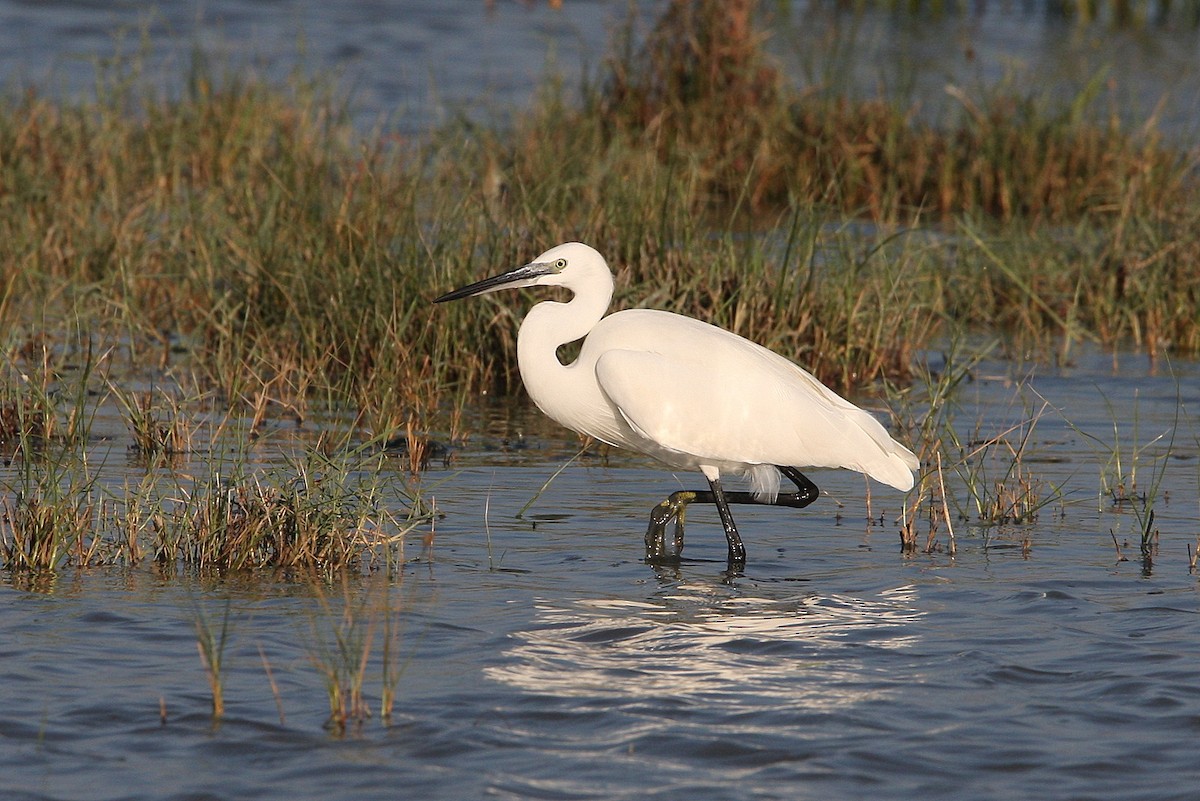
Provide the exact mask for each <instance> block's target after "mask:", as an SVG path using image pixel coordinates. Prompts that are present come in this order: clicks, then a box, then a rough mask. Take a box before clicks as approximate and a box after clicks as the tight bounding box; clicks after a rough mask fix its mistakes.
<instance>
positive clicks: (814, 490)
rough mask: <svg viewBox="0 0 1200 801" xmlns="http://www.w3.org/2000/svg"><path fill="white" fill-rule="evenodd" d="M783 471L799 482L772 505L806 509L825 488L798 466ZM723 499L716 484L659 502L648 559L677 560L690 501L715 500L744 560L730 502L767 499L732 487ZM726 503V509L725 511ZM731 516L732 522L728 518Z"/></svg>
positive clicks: (648, 537) (652, 514)
mask: <svg viewBox="0 0 1200 801" xmlns="http://www.w3.org/2000/svg"><path fill="white" fill-rule="evenodd" d="M779 471H780V472H781V473H783V474H784V475H785V476H787V477H788V480H790V481H791V482H792V483H793V484H795V485H796V491H795V492H781V493H779V495H777V496H776V497H775V501H774V502H773V503H772V504H771V505H772V506H788V507H791V508H793V509H803V508H804V507H805V506H808V505H809V504H810V503H812V502H813V501H815V500H816V499H817V498H819V497H820V495H821V490H820V489H818V487H817V485H816V484H814V483H812V481H810V480H809V479H808V477H807V476H805V475H804V474H803V473H801V472H800V471H799V470H797V469H796V468H794V467H786V466H784V467H779ZM721 498H722V500H717V492H716V488H713V489H711V490H679V491H678V492H673V493H671V496H670V497H669V498H667V499H666V500H664V501H663V502H662V503H660V504H659V505H658V506H655V507H654V509H653V510H652V511H651V512H650V526H649V528H648V529H647V530H646V561H647V562H650V563H651V564H662V563H664V562H677V561H679V558H680V556H681V553H682V551H683V518H684V514H685V512H686V510H687V505H688V504H689V503H697V502H699V503H712V504H716V505H717V512H718V513H719V514H721V525H722V526H724V527H725V536H726V539H729V530H730V528H732V529H733V534H734V537H736V538H737V539H736V542H737V547H738V550H739V551H740V552H741V559H742V561H743V563H744V562H745V558H746V551H745V548H744V547H743V546H742V541H741V538H740V537H738V533H737V527H736V526H734V525H733V515H732V514H730V513H729V504H731V503H765V501H760V500H758V499H757V498H755V497H754V493H752V492H743V491H737V490H735V491H729V492H726V491H724V490H721ZM722 506H724V512H722V511H721V509H722ZM727 519H728V523H726V520H727ZM672 520H674V521H675V541H674V552H673V553H671V554H668V553H667V524H668V523H670V522H671V521H672ZM729 555H730V564H731V565H732V563H733V561H734V559H733V557H734V555H735V554H734V548H733V540H730V549H729Z"/></svg>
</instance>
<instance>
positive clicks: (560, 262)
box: [554, 259, 567, 273]
mask: <svg viewBox="0 0 1200 801" xmlns="http://www.w3.org/2000/svg"><path fill="white" fill-rule="evenodd" d="M566 268H567V260H566V259H555V261H554V271H555V272H559V273H561V272H562V271H563V270H565V269H566Z"/></svg>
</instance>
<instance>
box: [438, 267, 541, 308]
mask: <svg viewBox="0 0 1200 801" xmlns="http://www.w3.org/2000/svg"><path fill="white" fill-rule="evenodd" d="M552 272H553V270H552V269H550V267H549V265H546V264H538V263H537V262H535V263H533V264H526V265H525V266H524V267H518V268H517V269H515V270H509V271H508V272H506V273H504V274H503V275H494V276H492V277H491V278H485V279H483V280H482V281H476V282H475V283H473V284H467V285H466V286H464V287H460V288H459V289H456V290H454V291H453V292H447V293H446V294H445V295H442V296H441V297H440V298H435V299H434V301H433V302H434V303H445V302H447V301H450V300H460V299H462V298H469V297H472V296H474V295H484V294H486V293H488V292H497V291H499V290H501V289H510V288H511V289H515V288H516V287H522V286H529V285H530V284H532V283H534V282H535V281H536V280H537V279H538V278H540V277H542V276H543V275H549V274H550V273H552Z"/></svg>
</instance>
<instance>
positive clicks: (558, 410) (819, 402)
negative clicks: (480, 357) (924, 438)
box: [434, 242, 919, 571]
mask: <svg viewBox="0 0 1200 801" xmlns="http://www.w3.org/2000/svg"><path fill="white" fill-rule="evenodd" d="M526 286H561V287H566V288H567V289H569V290H571V292H573V293H574V297H572V298H571V300H569V301H568V302H566V303H559V302H555V301H543V302H542V303H539V304H537V305H536V306H534V307H533V308H532V309H530V311H529V314H528V315H526V317H525V321H524V322H523V323H521V330H520V333H519V334H518V335H517V364H518V365H519V367H520V369H521V378H522V380H524V382H525V388H526V390H528V392H529V396H530V397H531V398H533V402H534V403H536V404H537V405H538V408H539V409H541V410H542V411H543V412H545V413H546V414H547V415H549V416H550V417H552V418H553V419H554V420H556V421H558V422H559V423H561V424H562V425H564V426H566V427H567V428H570V429H572V430H574V431H577V432H579V433H580V434H585V435H587V436H590V437H595V438H596V439H598V440H601V441H602V442H607V443H608V444H610V445H615V446H617V447H620V448H628V449H629V450H631V451H637V452H639V453H644V454H646V455H648V456H653V457H654V458H655V459H657V460H659V461H660V462H662V463H664V464H666V465H669V466H670V467H673V468H688V469H695V470H699V471H700V472H701V473H703V474H704V477H705V478H707V479H708V484H709V487H710V488H711V489H710V491H708V492H704V491H681V492H676V493H674V494H673V495H671V497H670V498H668V499H667V500H665V501H663V502H662V503H660V504H659V505H658V506H657V507H655V509H654V511H653V512H652V513H651V516H650V527H649V530H648V531H647V534H646V558H647V560H648V561H650V562H662V561H671V560H676V559H678V558H679V551H680V549H681V548H682V547H683V528H682V525H681V524H682V522H683V517H684V510H685V507H686V505H687V504H688V503H691V502H693V501H700V502H703V503H714V504H716V507H717V511H718V512H719V514H720V516H721V524H722V526H723V527H724V529H725V538H726V540H728V542H729V569H730V571H740V570H741V569H742V568H743V567H744V566H745V563H746V549H745V547H744V546H743V545H742V539H741V537H740V536H739V535H738V531H737V526H736V525H735V524H734V522H733V515H732V514H731V513H730V511H729V503H730V502H733V503H764V504H775V505H778V506H791V507H795V508H802V507H804V506H807V505H808V504H810V503H812V502H813V501H814V500H816V498H817V495H818V494H819V492H820V490H818V489H817V486H816V485H815V484H813V483H812V482H811V481H809V480H808V479H807V478H805V476H804V475H803V474H802V473H801V472H800V471H799V469H798V468H799V467H801V466H805V467H808V466H811V467H845V468H848V469H850V470H857V471H858V472H860V473H866V474H867V475H868V476H870V477H871V478H874V479H875V480H877V481H881V482H883V483H884V484H888V485H890V486H892V487H895V488H896V489H898V490H908V489H911V488H912V485H913V472H912V471H914V470H916V469H917V468H918V467H919V463H918V461H917V457H916V456H914V455H913V453H912V451H910V450H909V449H908V448H905V447H904V446H903V445H901V444H900V443H898V442H896V441H895V440H893V439H892V438H891V437H890V436H889V435H888V433H887V431H886V430H884V427H883V426H882V425H880V423H879V421H877V420H876V419H875V418H874V417H872V416H871V415H870V414H869V413H867V412H865V411H863V410H862V409H860V408H858V407H857V406H855V405H854V404H852V403H850V402H849V401H847V400H845V399H844V398H842V397H841V396H839V395H837V394H836V393H835V392H833V391H832V390H830V389H829V388H828V387H826V386H825V385H823V384H822V383H821V382H820V381H818V380H817V379H816V378H815V377H814V376H813V375H811V374H810V373H808V372H806V371H805V370H803V369H801V368H800V367H797V366H796V365H795V364H792V363H791V362H790V361H788V360H787V359H785V358H783V357H782V356H780V355H778V354H776V353H773V352H772V351H769V350H767V349H766V348H764V347H762V346H761V345H757V344H755V343H753V342H751V341H749V340H748V339H744V338H742V337H740V336H738V335H737V334H732V333H730V332H728V331H725V330H724V329H721V328H717V327H716V326H712V325H709V324H708V323H702V322H700V321H699V320H693V319H691V318H690V317H683V316H681V315H678V314H672V313H670V312H665V311H656V310H653V309H629V310H627V311H620V312H617V313H615V314H610V315H609V316H607V317H605V316H604V313H605V312H606V311H607V310H608V304H609V301H611V300H612V294H613V277H612V272H611V271H610V270H609V269H608V264H606V263H605V261H604V257H602V256H601V255H600V254H599V253H597V252H596V251H595V250H593V249H592V248H590V247H588V246H587V245H583V244H580V243H578V242H570V243H567V244H565V245H559V246H558V247H554V248H551V249H550V250H548V251H546V252H545V253H543V254H542V255H541V256H539V257H538V258H537V259H535V260H534V261H533V262H532V263H531V264H526V265H525V266H524V267H518V268H516V269H515V270H512V271H510V272H507V273H504V274H503V275H497V276H495V277H493V278H487V279H485V280H483V281H479V282H477V283H474V284H471V285H470V286H465V287H463V288H461V289H457V290H455V291H453V292H450V293H448V294H445V295H442V296H441V297H440V298H438V299H437V300H436V301H434V302H435V303H442V302H445V301H448V300H457V299H459V298H466V297H471V296H472V295H482V294H484V293H487V292H495V291H497V290H500V289H512V288H516V287H526ZM580 338H583V346H582V348H581V350H580V351H579V357H578V358H577V359H575V361H573V362H571V363H570V364H562V363H561V362H560V361H559V360H558V355H557V351H558V348H559V347H560V346H561V345H564V344H566V343H568V342H574V341H575V340H577V339H580ZM781 472H782V474H783V475H785V476H787V477H788V479H790V480H791V481H792V482H793V483H794V484H795V485H796V492H793V493H780V492H779V477H780V473H781ZM723 473H732V474H734V475H739V476H743V477H745V478H747V479H749V482H750V486H751V491H750V492H730V491H726V490H724V489H722V487H721V475H722V474H723ZM672 519H675V520H676V530H675V542H674V553H673V554H671V555H668V554H667V553H666V542H665V540H666V537H665V527H666V525H667V523H669V522H670V521H671V520H672Z"/></svg>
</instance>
